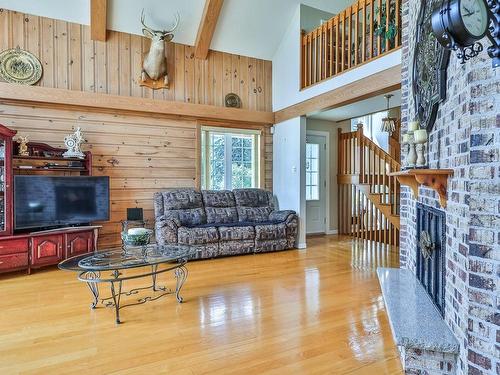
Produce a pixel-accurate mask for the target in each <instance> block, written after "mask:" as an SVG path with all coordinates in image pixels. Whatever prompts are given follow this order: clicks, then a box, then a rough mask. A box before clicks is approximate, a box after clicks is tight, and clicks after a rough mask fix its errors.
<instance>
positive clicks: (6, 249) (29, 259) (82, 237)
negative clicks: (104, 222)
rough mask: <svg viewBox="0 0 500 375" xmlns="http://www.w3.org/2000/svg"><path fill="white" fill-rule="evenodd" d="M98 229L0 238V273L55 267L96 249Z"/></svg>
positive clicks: (89, 228)
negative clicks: (63, 261) (67, 259)
mask: <svg viewBox="0 0 500 375" xmlns="http://www.w3.org/2000/svg"><path fill="white" fill-rule="evenodd" d="M98 228H100V227H99V226H89V227H80V228H61V229H60V230H53V231H48V232H45V233H44V232H39V233H28V234H24V235H14V236H8V237H3V238H2V237H0V273H3V272H10V271H17V270H22V269H27V270H28V271H29V270H30V269H31V268H40V267H45V266H51V265H56V264H57V263H59V262H60V261H62V260H63V259H66V258H70V257H72V256H75V255H80V254H85V253H90V252H92V251H94V249H95V243H96V242H97V235H98Z"/></svg>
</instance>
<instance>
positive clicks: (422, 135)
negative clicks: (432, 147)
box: [413, 129, 427, 168]
mask: <svg viewBox="0 0 500 375" xmlns="http://www.w3.org/2000/svg"><path fill="white" fill-rule="evenodd" d="M413 138H414V141H415V144H416V152H417V161H416V167H417V168H427V160H426V158H425V149H426V146H425V145H426V144H427V130H425V129H419V130H416V131H415V132H414V134H413Z"/></svg>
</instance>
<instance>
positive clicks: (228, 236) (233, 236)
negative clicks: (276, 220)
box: [219, 226, 255, 241]
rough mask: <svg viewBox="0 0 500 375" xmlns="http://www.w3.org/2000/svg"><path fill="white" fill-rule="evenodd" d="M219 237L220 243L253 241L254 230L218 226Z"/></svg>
mask: <svg viewBox="0 0 500 375" xmlns="http://www.w3.org/2000/svg"><path fill="white" fill-rule="evenodd" d="M219 236H220V240H221V241H243V240H253V239H254V238H255V229H254V227H253V226H238V227H234V226H230V227H226V226H220V227H219Z"/></svg>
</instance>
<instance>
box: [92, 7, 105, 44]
mask: <svg viewBox="0 0 500 375" xmlns="http://www.w3.org/2000/svg"><path fill="white" fill-rule="evenodd" d="M107 3H108V0H90V38H91V39H92V40H98V41H100V42H105V41H106V29H107V24H106V22H107V10H108V9H107V8H108V4H107Z"/></svg>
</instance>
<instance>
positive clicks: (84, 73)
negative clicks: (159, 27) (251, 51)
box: [0, 9, 272, 111]
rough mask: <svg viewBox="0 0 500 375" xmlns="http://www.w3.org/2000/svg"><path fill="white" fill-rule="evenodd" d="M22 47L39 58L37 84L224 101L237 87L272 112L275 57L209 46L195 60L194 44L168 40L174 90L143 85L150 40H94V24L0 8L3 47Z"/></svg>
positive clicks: (252, 103)
mask: <svg viewBox="0 0 500 375" xmlns="http://www.w3.org/2000/svg"><path fill="white" fill-rule="evenodd" d="M16 46H20V47H21V48H23V49H26V50H28V51H30V52H32V53H33V54H35V55H36V56H38V57H39V59H40V61H41V62H42V65H43V68H44V74H43V77H42V79H41V81H40V82H39V85H41V86H44V87H55V88H63V89H70V90H83V91H89V92H101V93H108V94H116V95H124V96H133V97H143V98H154V99H163V100H176V101H182V102H190V103H197V104H209V105H216V106H223V105H224V97H225V95H226V94H228V93H230V92H235V93H237V94H238V95H240V97H241V98H242V107H243V108H245V109H251V110H258V111H271V108H272V104H271V103H272V102H271V92H272V91H271V87H272V78H271V62H270V61H265V60H258V59H253V58H246V57H240V56H238V55H232V54H228V53H222V52H216V51H210V52H209V60H203V61H200V60H196V59H195V58H194V47H191V46H186V45H182V44H176V43H167V44H166V51H167V53H166V54H167V60H168V71H169V76H170V89H169V90H158V91H154V92H153V90H151V89H147V88H142V87H140V86H139V84H138V83H139V77H140V71H141V57H142V54H143V53H144V52H145V51H147V50H148V48H149V39H146V38H143V37H140V36H137V35H130V34H124V33H120V32H115V31H109V32H108V40H107V42H97V41H92V40H91V39H90V28H89V27H88V26H86V25H78V24H72V23H68V22H64V21H57V20H52V19H49V18H44V17H37V16H32V15H27V14H22V13H18V12H14V11H9V10H5V9H0V51H1V50H4V49H7V48H15V47H16Z"/></svg>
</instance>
